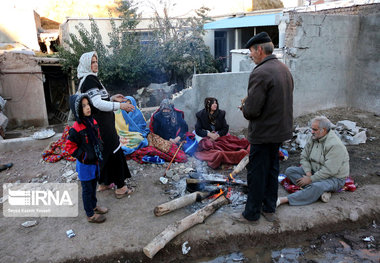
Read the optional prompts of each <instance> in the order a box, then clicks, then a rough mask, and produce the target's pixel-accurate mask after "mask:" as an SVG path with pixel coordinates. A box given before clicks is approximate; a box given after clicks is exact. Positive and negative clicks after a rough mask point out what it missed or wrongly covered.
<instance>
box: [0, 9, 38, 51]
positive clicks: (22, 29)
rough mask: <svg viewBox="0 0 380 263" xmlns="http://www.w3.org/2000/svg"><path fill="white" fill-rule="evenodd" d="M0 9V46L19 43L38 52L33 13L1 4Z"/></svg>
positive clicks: (30, 10) (29, 10)
mask: <svg viewBox="0 0 380 263" xmlns="http://www.w3.org/2000/svg"><path fill="white" fill-rule="evenodd" d="M1 5H2V6H1V8H0V45H2V44H13V43H19V44H22V45H23V46H25V47H27V48H30V49H33V50H40V46H39V45H38V39H37V28H36V22H35V12H34V11H33V10H32V9H23V8H15V7H13V6H12V5H9V4H5V3H2V4H1Z"/></svg>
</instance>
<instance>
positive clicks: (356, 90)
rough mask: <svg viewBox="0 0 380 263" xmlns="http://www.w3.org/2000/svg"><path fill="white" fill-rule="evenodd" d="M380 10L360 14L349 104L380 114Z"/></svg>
mask: <svg viewBox="0 0 380 263" xmlns="http://www.w3.org/2000/svg"><path fill="white" fill-rule="evenodd" d="M379 29H380V12H378V13H377V14H369V15H365V16H360V30H359V35H358V42H357V45H356V50H355V51H354V52H353V61H355V72H354V75H353V82H352V85H353V86H352V87H351V90H350V94H349V100H348V105H352V106H353V107H355V108H360V109H364V110H368V111H373V112H376V113H377V114H380V30H379Z"/></svg>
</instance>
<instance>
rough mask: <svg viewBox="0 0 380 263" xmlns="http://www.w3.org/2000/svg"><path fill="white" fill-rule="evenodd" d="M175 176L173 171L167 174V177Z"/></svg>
mask: <svg viewBox="0 0 380 263" xmlns="http://www.w3.org/2000/svg"><path fill="white" fill-rule="evenodd" d="M173 176H174V172H173V170H169V171H167V172H166V177H168V178H172V177H173Z"/></svg>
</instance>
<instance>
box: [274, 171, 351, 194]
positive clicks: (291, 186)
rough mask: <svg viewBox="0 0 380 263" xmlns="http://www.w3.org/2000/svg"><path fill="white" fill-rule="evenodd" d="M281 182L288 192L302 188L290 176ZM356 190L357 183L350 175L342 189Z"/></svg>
mask: <svg viewBox="0 0 380 263" xmlns="http://www.w3.org/2000/svg"><path fill="white" fill-rule="evenodd" d="M280 175H282V176H285V175H284V174H280ZM280 184H281V185H282V186H283V187H284V188H285V190H286V191H288V193H294V192H297V191H298V190H300V189H301V188H300V187H299V186H297V185H295V184H293V183H292V181H290V179H289V178H288V177H286V176H285V178H284V179H283V180H282V181H281V182H280ZM355 190H356V185H355V183H354V179H352V178H351V177H350V176H349V177H347V178H346V182H345V184H344V186H343V188H342V189H340V190H339V191H338V192H340V191H350V192H354V191H355Z"/></svg>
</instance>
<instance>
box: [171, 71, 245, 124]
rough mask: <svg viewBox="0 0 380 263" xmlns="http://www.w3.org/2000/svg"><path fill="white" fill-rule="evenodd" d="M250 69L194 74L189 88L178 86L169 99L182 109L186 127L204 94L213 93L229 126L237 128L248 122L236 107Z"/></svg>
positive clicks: (211, 94) (242, 94)
mask: <svg viewBox="0 0 380 263" xmlns="http://www.w3.org/2000/svg"><path fill="white" fill-rule="evenodd" d="M249 74H250V72H238V73H217V74H200V75H194V77H193V84H192V88H188V89H184V90H182V91H181V92H180V93H179V95H177V96H175V97H174V99H173V102H174V106H175V107H176V108H178V109H180V110H183V111H184V112H185V120H186V122H187V124H188V125H189V129H193V128H194V126H195V123H196V117H195V113H196V112H197V111H199V110H201V109H203V108H204V99H205V98H206V97H215V98H217V100H218V102H219V108H220V109H222V110H225V111H226V120H227V123H228V124H229V125H230V130H233V131H239V130H241V129H243V128H247V127H248V122H247V121H246V120H245V119H244V117H243V114H242V113H241V111H240V110H239V109H238V108H237V107H238V106H239V105H240V104H241V99H242V98H244V97H245V96H246V93H247V85H248V78H249Z"/></svg>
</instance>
